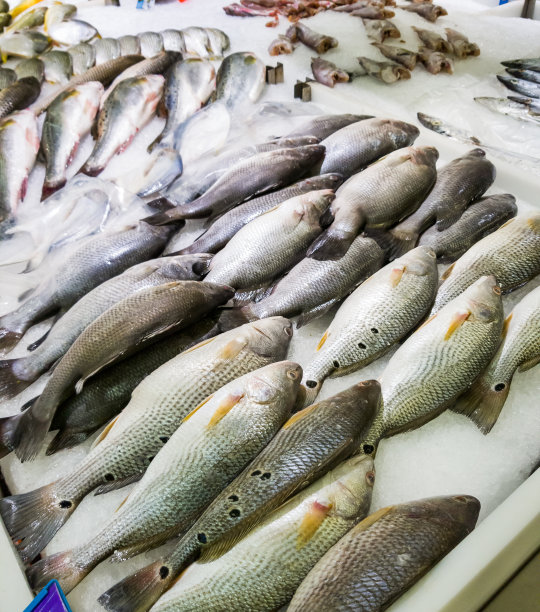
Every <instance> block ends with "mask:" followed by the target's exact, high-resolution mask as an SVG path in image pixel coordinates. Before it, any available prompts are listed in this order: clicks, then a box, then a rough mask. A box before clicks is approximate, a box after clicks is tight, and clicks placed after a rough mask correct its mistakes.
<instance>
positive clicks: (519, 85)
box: [496, 74, 540, 98]
mask: <svg viewBox="0 0 540 612" xmlns="http://www.w3.org/2000/svg"><path fill="white" fill-rule="evenodd" d="M496 76H497V78H498V79H499V81H500V82H501V83H502V84H503V85H504V86H505V87H507V88H508V89H511V90H512V91H515V92H517V93H519V94H521V95H523V96H527V97H528V98H540V83H532V82H531V81H526V80H524V79H516V78H514V77H511V76H507V75H505V74H498V75H496Z"/></svg>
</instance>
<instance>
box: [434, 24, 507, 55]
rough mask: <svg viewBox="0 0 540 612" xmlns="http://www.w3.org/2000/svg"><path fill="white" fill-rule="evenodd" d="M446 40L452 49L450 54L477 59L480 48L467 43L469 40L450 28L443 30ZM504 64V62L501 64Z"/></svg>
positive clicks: (474, 44)
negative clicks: (471, 56)
mask: <svg viewBox="0 0 540 612" xmlns="http://www.w3.org/2000/svg"><path fill="white" fill-rule="evenodd" d="M444 31H445V32H446V39H447V40H448V42H449V43H450V45H451V47H452V53H453V54H454V55H455V56H456V57H459V58H460V59H464V58H466V57H468V56H470V55H473V56H475V57H477V56H478V55H480V48H479V47H478V45H477V44H476V43H472V42H469V39H468V38H467V37H466V36H464V35H463V34H460V33H459V32H457V31H456V30H453V29H452V28H445V30H444ZM503 63H504V62H503Z"/></svg>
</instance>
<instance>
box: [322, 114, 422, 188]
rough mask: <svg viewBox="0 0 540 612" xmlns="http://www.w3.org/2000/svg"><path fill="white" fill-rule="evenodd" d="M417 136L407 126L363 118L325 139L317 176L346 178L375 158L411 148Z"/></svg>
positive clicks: (415, 131)
mask: <svg viewBox="0 0 540 612" xmlns="http://www.w3.org/2000/svg"><path fill="white" fill-rule="evenodd" d="M419 134H420V132H419V130H418V128H417V127H416V126H414V125H411V124H410V123H405V122H403V121H397V120H394V119H378V118H373V119H366V120H365V121H359V122H357V123H353V124H351V125H348V126H346V127H343V128H342V129H340V130H338V131H336V132H334V133H333V134H331V135H330V136H328V137H327V138H325V139H324V140H323V141H322V142H321V145H322V146H324V147H325V148H326V153H325V156H324V161H323V163H322V166H321V173H326V172H339V173H341V174H343V175H344V176H346V177H349V176H351V175H352V174H354V173H355V172H358V171H359V170H362V169H363V168H365V167H366V166H368V165H369V164H371V163H372V162H374V161H375V160H376V159H379V158H380V157H383V156H384V155H387V154H388V153H391V152H392V151H395V150H396V149H401V148H402V147H407V146H410V145H412V143H413V142H414V141H415V140H416V139H417V138H418V135H419Z"/></svg>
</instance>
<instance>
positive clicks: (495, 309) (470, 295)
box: [462, 276, 503, 324]
mask: <svg viewBox="0 0 540 612" xmlns="http://www.w3.org/2000/svg"><path fill="white" fill-rule="evenodd" d="M501 294H502V291H501V288H500V287H499V284H498V283H497V279H496V278H495V277H494V276H482V277H481V278H479V279H478V280H477V281H476V282H475V283H473V284H472V285H471V286H470V287H468V288H467V289H466V290H465V291H464V292H463V294H462V295H463V297H464V298H465V302H466V308H467V310H468V311H469V313H470V314H469V316H468V320H469V321H471V322H476V323H484V324H491V323H493V322H496V323H497V322H499V321H501V322H502V317H503V307H502V297H501Z"/></svg>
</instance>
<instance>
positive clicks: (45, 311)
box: [0, 223, 171, 393]
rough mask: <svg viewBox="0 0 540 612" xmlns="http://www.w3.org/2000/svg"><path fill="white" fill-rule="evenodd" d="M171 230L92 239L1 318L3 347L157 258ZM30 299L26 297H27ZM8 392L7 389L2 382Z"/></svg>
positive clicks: (141, 228)
mask: <svg viewBox="0 0 540 612" xmlns="http://www.w3.org/2000/svg"><path fill="white" fill-rule="evenodd" d="M170 233H171V232H170V229H167V228H165V229H164V228H157V227H153V226H151V225H148V224H147V223H140V224H139V225H138V226H137V227H135V228H129V229H127V230H124V231H120V232H110V233H104V234H98V235H96V236H92V237H91V238H89V239H88V240H87V241H85V242H84V243H83V244H82V245H81V246H79V247H78V248H77V249H76V250H75V251H74V252H73V253H72V254H71V255H69V256H67V257H66V258H65V259H63V261H62V262H61V263H62V265H61V266H59V267H58V269H57V270H54V271H53V272H52V277H51V278H50V279H49V281H50V282H47V280H46V281H45V283H44V285H43V287H39V288H38V289H36V290H35V291H34V292H33V296H32V297H30V298H29V299H27V300H25V301H24V302H23V303H22V304H21V305H20V306H19V307H18V308H17V309H16V310H14V311H13V312H10V313H8V314H6V315H4V316H3V317H2V318H0V348H4V349H5V348H12V347H13V346H14V345H15V344H16V343H17V342H18V341H19V340H20V338H21V337H22V336H23V334H24V332H25V331H26V330H27V329H28V328H29V327H30V326H31V325H33V324H34V323H38V322H39V321H42V320H43V319H45V318H46V317H48V316H49V315H51V314H54V313H55V312H58V311H59V310H67V309H68V308H69V307H70V306H72V305H73V304H74V303H75V302H76V301H77V300H78V299H80V298H81V297H82V296H83V295H85V294H86V293H88V292H89V291H91V290H92V289H93V288H94V287H97V286H98V285H99V284H101V283H103V282H105V281H106V280H108V279H109V278H112V277H113V276H116V275H117V274H120V273H121V272H123V271H124V270H125V269H126V268H129V267H130V266H132V265H135V264H137V263H140V262H141V261H145V260H147V259H150V258H151V257H157V255H159V253H161V251H162V250H163V247H164V246H165V244H166V243H167V240H168V239H169V236H170ZM24 297H26V296H24ZM0 389H1V391H2V392H3V393H4V392H5V387H4V384H3V383H0Z"/></svg>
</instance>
